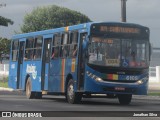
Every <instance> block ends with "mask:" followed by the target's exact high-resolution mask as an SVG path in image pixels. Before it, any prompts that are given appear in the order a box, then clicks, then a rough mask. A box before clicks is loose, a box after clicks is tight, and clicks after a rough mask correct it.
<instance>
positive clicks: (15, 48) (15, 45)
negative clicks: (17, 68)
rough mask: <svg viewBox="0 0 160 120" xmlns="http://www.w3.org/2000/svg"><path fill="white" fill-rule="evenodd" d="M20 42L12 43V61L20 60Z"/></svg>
mask: <svg viewBox="0 0 160 120" xmlns="http://www.w3.org/2000/svg"><path fill="white" fill-rule="evenodd" d="M18 46H19V42H18V40H16V41H13V42H12V61H17V59H18Z"/></svg>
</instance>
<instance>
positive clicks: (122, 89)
mask: <svg viewBox="0 0 160 120" xmlns="http://www.w3.org/2000/svg"><path fill="white" fill-rule="evenodd" d="M114 89H115V90H117V91H125V88H124V87H115V88H114Z"/></svg>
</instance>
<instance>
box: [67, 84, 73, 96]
mask: <svg viewBox="0 0 160 120" xmlns="http://www.w3.org/2000/svg"><path fill="white" fill-rule="evenodd" d="M73 96H74V89H73V85H72V84H70V85H69V87H68V97H69V99H73Z"/></svg>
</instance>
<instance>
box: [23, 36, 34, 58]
mask: <svg viewBox="0 0 160 120" xmlns="http://www.w3.org/2000/svg"><path fill="white" fill-rule="evenodd" d="M33 53H34V38H33V37H30V38H27V40H26V50H25V56H24V60H32V59H33Z"/></svg>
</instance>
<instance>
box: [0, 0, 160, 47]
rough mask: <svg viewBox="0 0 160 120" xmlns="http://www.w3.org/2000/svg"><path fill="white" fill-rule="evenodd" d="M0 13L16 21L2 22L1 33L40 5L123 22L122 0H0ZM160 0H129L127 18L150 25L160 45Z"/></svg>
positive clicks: (8, 34) (15, 27) (8, 31)
mask: <svg viewBox="0 0 160 120" xmlns="http://www.w3.org/2000/svg"><path fill="white" fill-rule="evenodd" d="M0 4H6V7H0V16H3V17H6V18H9V19H12V20H13V21H14V24H13V25H9V26H8V27H3V26H0V37H6V38H8V39H11V37H12V36H13V35H14V34H15V31H16V32H19V31H20V26H22V24H23V18H24V16H25V15H26V14H27V13H30V12H31V11H32V10H33V9H34V8H36V7H38V6H47V5H53V4H54V5H58V6H62V7H66V8H69V9H72V10H76V11H79V12H81V13H83V14H85V15H87V16H88V17H89V18H90V19H91V20H92V21H115V22H121V0H0ZM159 5H160V0H127V22H129V23H137V24H141V25H144V26H147V27H149V28H150V40H151V43H152V44H153V47H159V48H160V7H159Z"/></svg>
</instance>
